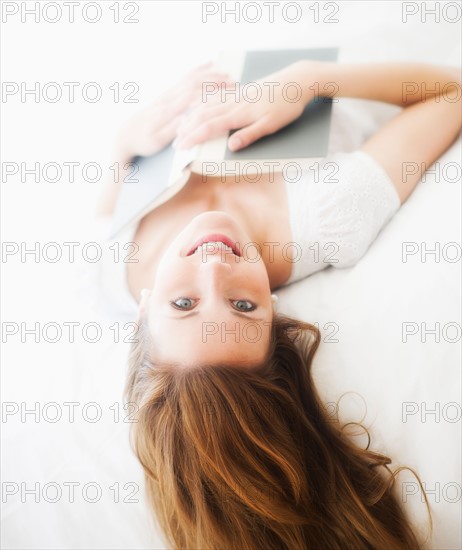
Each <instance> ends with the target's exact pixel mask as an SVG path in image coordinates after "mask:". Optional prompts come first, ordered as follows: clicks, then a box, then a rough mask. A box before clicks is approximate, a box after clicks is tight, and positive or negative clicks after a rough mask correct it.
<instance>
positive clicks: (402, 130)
mask: <svg viewBox="0 0 462 550" xmlns="http://www.w3.org/2000/svg"><path fill="white" fill-rule="evenodd" d="M308 68H310V70H313V69H312V65H309V66H307V70H308ZM315 72H317V74H318V75H319V88H320V93H321V95H325V96H326V97H335V96H344V97H355V98H362V99H370V100H376V101H382V102H386V103H392V104H395V105H399V106H402V107H403V111H402V112H401V113H399V114H398V115H396V116H395V117H394V118H393V119H392V120H390V121H389V122H387V123H386V124H385V125H384V126H383V127H382V128H381V129H380V130H378V131H377V132H376V133H375V134H374V135H373V136H372V137H370V138H369V139H368V140H367V141H366V142H365V143H364V144H363V145H362V146H361V147H360V149H361V150H363V151H365V152H366V153H368V154H369V155H370V156H371V157H373V158H374V159H375V160H376V161H377V162H378V163H379V164H380V165H381V166H382V167H383V168H384V169H385V171H386V172H387V174H388V175H389V176H390V178H391V180H392V181H393V183H394V185H395V187H396V190H397V192H398V195H399V197H400V200H401V202H404V201H405V200H406V199H407V198H408V196H409V195H410V194H411V192H412V191H413V189H414V187H415V186H416V184H417V183H418V182H419V181H420V179H421V177H422V174H423V173H424V172H425V171H426V170H427V169H428V168H429V167H430V166H431V165H432V164H433V163H434V162H435V161H436V160H437V159H438V158H439V157H440V156H441V155H442V154H443V153H444V152H445V151H446V150H447V149H448V147H449V146H450V145H451V144H452V143H453V142H454V140H455V139H456V138H457V136H458V135H459V132H460V129H461V126H462V104H461V96H462V87H461V74H460V70H459V69H458V68H456V67H439V66H433V65H426V64H414V63H379V64H366V65H343V64H333V63H323V64H319V65H318V67H317V69H315Z"/></svg>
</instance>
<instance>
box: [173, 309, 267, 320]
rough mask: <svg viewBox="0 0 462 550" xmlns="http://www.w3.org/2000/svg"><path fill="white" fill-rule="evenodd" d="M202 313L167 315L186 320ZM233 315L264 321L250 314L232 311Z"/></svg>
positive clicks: (195, 311) (262, 318) (191, 312)
mask: <svg viewBox="0 0 462 550" xmlns="http://www.w3.org/2000/svg"><path fill="white" fill-rule="evenodd" d="M199 313H200V311H198V310H194V311H190V312H189V313H186V315H181V316H179V315H167V317H170V319H178V320H182V319H186V317H192V316H193V315H199ZM231 314H232V315H235V316H236V317H242V318H244V319H248V320H250V321H264V320H265V319H264V317H250V316H249V314H248V313H241V312H239V311H231Z"/></svg>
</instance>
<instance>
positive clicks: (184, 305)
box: [170, 298, 194, 309]
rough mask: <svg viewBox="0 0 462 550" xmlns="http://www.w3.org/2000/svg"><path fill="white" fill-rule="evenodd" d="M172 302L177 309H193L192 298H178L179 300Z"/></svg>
mask: <svg viewBox="0 0 462 550" xmlns="http://www.w3.org/2000/svg"><path fill="white" fill-rule="evenodd" d="M170 304H171V305H172V306H173V307H175V308H177V309H191V308H192V307H193V305H194V302H193V300H191V298H178V299H177V300H173V301H172V302H170Z"/></svg>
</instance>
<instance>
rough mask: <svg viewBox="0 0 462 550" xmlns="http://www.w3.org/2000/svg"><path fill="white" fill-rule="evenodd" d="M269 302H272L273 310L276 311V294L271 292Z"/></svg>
mask: <svg viewBox="0 0 462 550" xmlns="http://www.w3.org/2000/svg"><path fill="white" fill-rule="evenodd" d="M271 302H272V303H273V312H274V313H276V312H277V310H278V296H277V295H276V294H271Z"/></svg>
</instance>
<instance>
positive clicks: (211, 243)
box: [194, 241, 234, 254]
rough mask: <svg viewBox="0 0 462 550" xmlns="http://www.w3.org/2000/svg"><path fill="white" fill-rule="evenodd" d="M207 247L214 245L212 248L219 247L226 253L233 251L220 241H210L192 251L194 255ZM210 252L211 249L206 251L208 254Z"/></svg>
mask: <svg viewBox="0 0 462 550" xmlns="http://www.w3.org/2000/svg"><path fill="white" fill-rule="evenodd" d="M209 245H214V247H215V246H219V247H220V248H222V249H223V250H226V252H233V249H232V248H231V247H230V246H228V245H226V244H225V243H222V242H221V241H210V242H207V243H203V244H201V245H200V246H198V247H197V248H196V250H195V251H194V254H197V252H199V251H201V252H202V249H203V248H204V247H206V246H209ZM211 250H213V249H211V248H207V249H206V251H208V252H210V251H211ZM233 253H234V252H233Z"/></svg>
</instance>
